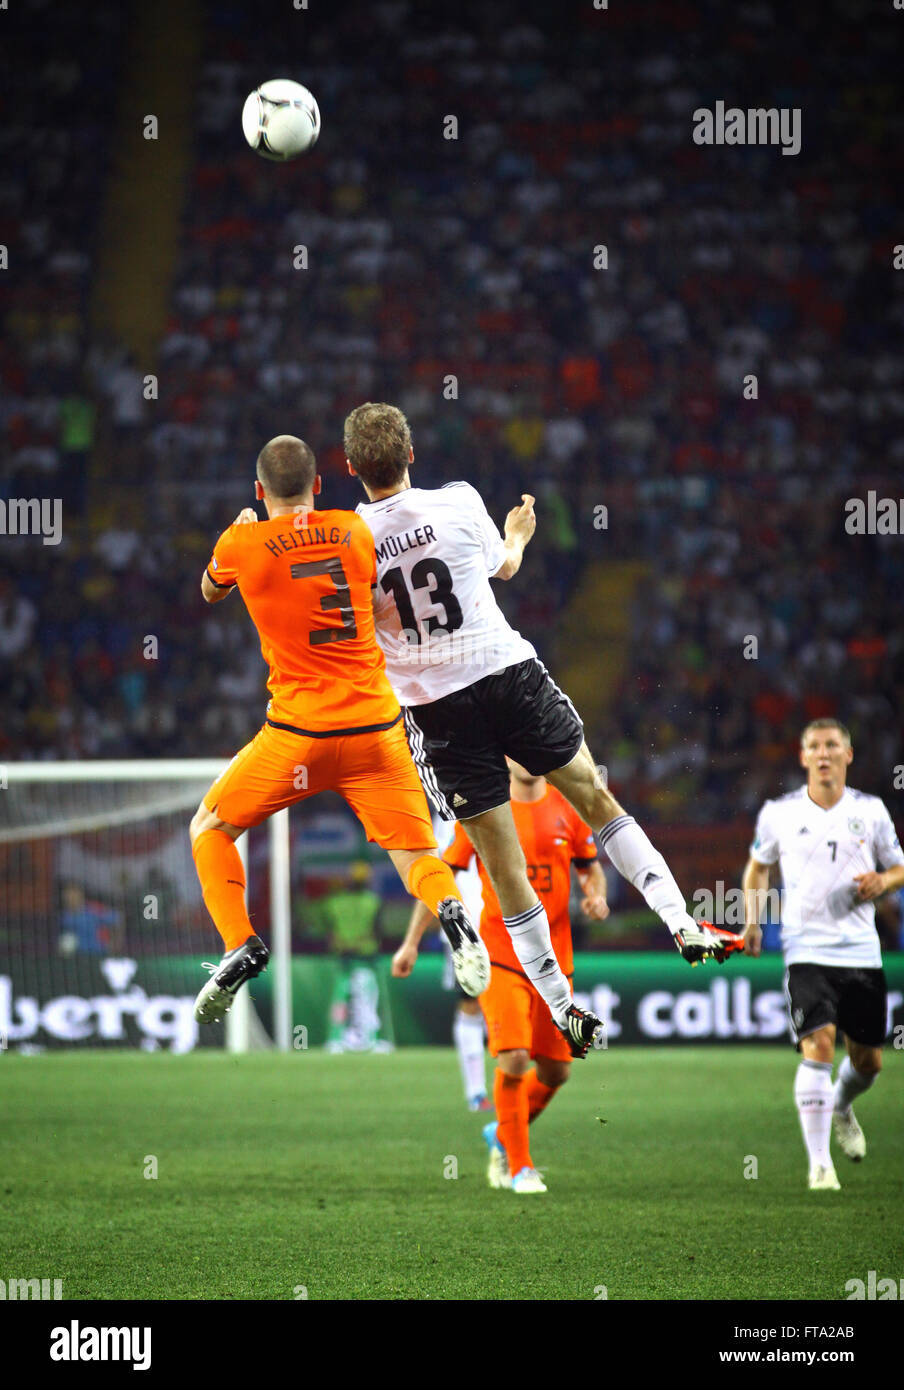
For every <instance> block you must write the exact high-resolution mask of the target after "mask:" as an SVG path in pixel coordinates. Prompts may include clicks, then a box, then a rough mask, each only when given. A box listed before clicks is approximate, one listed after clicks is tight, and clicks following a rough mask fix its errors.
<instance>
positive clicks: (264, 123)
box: [242, 77, 320, 161]
mask: <svg viewBox="0 0 904 1390" xmlns="http://www.w3.org/2000/svg"><path fill="white" fill-rule="evenodd" d="M242 130H243V131H244V132H245V139H246V140H247V141H248V144H249V145H250V146H251V148H252V149H253V150H257V152H258V154H261V155H263V157H264V159H277V160H280V161H283V160H286V159H295V158H296V157H297V156H298V155H300V154H304V152H305V150H309V149H311V147H312V146H313V145H315V144H316V143H317V136H318V135H319V134H320V108H319V107H318V105H317V102H316V101H315V100H314V98H313V96H312V95H311V93H310V92H309V91H308V89H307V87H302V85H301V83H300V82H292V81H291V80H290V79H289V78H287V77H276V78H274V79H273V80H272V81H270V82H262V83H261V85H260V86H259V87H258V88H257V90H256V91H253V92H252V93H251V95H250V96H249V98H248V100H247V101H246V102H245V106H244V109H243V111H242Z"/></svg>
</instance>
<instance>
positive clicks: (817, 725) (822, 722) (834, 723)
mask: <svg viewBox="0 0 904 1390" xmlns="http://www.w3.org/2000/svg"><path fill="white" fill-rule="evenodd" d="M814 729H837V730H838V732H839V733H840V734H841V737H842V738H843V739H844V741H845V743H846V744H847V746H848V748H850V746H851V733H850V730H849V729H848V728H847V727H846V725H844V724H842V722H841V720H840V719H830V718H829V717H828V716H825V717H824V718H822V719H811V720H810V722H809V724H808V725H807V727H806V728H805V729H804V731H803V733H802V734H801V736H800V743H801V747H803V745H804V744H805V743H806V741H807V734H811V733H812V732H813V730H814Z"/></svg>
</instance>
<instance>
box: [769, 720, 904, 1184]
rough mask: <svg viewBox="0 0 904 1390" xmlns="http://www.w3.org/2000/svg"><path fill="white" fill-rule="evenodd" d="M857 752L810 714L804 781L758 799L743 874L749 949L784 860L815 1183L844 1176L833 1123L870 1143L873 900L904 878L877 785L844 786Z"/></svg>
mask: <svg viewBox="0 0 904 1390" xmlns="http://www.w3.org/2000/svg"><path fill="white" fill-rule="evenodd" d="M853 756H854V753H853V749H852V747H851V736H850V734H849V733H848V731H847V729H846V728H845V727H844V725H843V724H839V723H838V722H837V720H835V719H815V720H814V721H813V722H812V723H811V724H808V725H807V727H806V728H805V729H804V731H803V734H802V735H801V745H800V761H801V766H802V767H804V768H806V771H807V781H806V784H805V785H804V786H802V787H798V789H797V791H793V792H789V793H788V795H787V796H781V797H778V798H777V800H775V801H767V802H766V803H765V804H764V806H763V808H762V810H761V811H760V814H759V817H758V818H757V823H756V833H755V835H754V840H753V844H752V845H751V847H750V858H749V860H748V862H747V867H746V869H745V870H744V879H743V886H744V889H745V892H746V915H747V926H746V930H745V932H744V938H745V949H746V950H747V952H748V954H750V955H753V956H758V955H759V953H760V947H761V943H762V932H761V931H760V927H759V917H760V908H761V905H762V904H763V902H764V901H765V891H766V889H767V888H768V885H769V866H770V864H775V863H778V864H780V866H781V873H782V880H783V884H784V891H783V897H782V950H783V952H784V956H785V965H786V967H787V975H786V990H787V994H788V1003H789V1008H790V1011H791V1028H792V1035H793V1038H794V1042H795V1044H796V1045H797V1048H798V1050H799V1052H800V1053H801V1055H802V1061H801V1063H800V1065H799V1066H798V1068H797V1075H796V1077H795V1080H794V1099H795V1102H796V1104H797V1111H798V1114H799V1116H800V1123H801V1129H802V1131H803V1137H804V1144H805V1145H806V1149H807V1158H808V1160H809V1177H808V1184H809V1186H810V1188H811V1189H813V1190H814V1191H837V1190H838V1188H839V1187H840V1184H839V1182H838V1177H837V1175H836V1173H835V1167H834V1165H833V1163H832V1159H831V1156H830V1153H829V1142H830V1131H831V1129H832V1127H833V1126H834V1130H835V1138H836V1139H837V1140H838V1143H839V1144H840V1146H841V1148H842V1150H843V1152H844V1153H845V1154H847V1156H848V1158H851V1159H854V1160H855V1161H856V1160H859V1159H861V1158H863V1157H864V1155H865V1154H866V1140H865V1139H864V1137H863V1131H862V1129H861V1128H860V1125H859V1124H858V1123H857V1120H856V1119H855V1117H854V1112H853V1110H852V1109H851V1102H852V1101H853V1100H854V1099H855V1098H856V1097H857V1096H859V1095H861V1094H862V1093H863V1092H864V1091H866V1090H867V1089H868V1088H869V1087H870V1086H871V1085H872V1084H873V1082H874V1081H875V1079H876V1077H877V1076H878V1074H879V1072H880V1070H881V1068H882V1044H883V1042H884V1041H885V1034H886V1032H887V1026H888V1025H887V1014H888V1005H887V991H886V986H885V974H884V971H883V969H882V956H881V951H880V946H879V937H878V934H877V932H876V911H875V908H874V907H873V902H874V901H875V899H876V898H879V897H881V896H882V894H883V893H888V892H891V891H893V890H894V889H897V888H900V887H901V886H902V885H904V854H902V852H901V846H900V844H899V843H898V836H897V833H896V832H895V827H894V825H893V823H892V819H891V816H890V815H889V814H888V811H887V810H886V809H885V806H884V804H883V803H882V802H881V801H880V800H879V798H878V797H877V796H867V795H866V794H865V793H864V792H857V791H854V790H853V789H852V788H851V787H848V786H847V785H846V781H847V769H848V766H849V764H850V762H851V759H852V758H853ZM880 866H881V868H883V869H884V872H880V871H879V869H880ZM838 1028H841V1029H842V1030H843V1032H844V1033H845V1035H846V1038H847V1054H848V1055H847V1056H846V1057H845V1058H844V1060H843V1061H842V1063H841V1066H840V1067H839V1068H838V1075H837V1078H836V1081H835V1085H834V1088H833V1086H832V1066H833V1064H834V1060H835V1034H836V1030H837V1029H838Z"/></svg>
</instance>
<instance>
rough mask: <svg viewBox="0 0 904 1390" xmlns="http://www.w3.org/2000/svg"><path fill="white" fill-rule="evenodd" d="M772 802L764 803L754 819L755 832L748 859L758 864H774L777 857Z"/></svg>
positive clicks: (776, 837)
mask: <svg viewBox="0 0 904 1390" xmlns="http://www.w3.org/2000/svg"><path fill="white" fill-rule="evenodd" d="M774 822H775V815H774V813H773V812H772V802H771V801H766V802H764V804H763V806H762V808H761V810H760V814H759V815H758V816H757V818H756V830H755V831H754V832H753V843H752V844H751V846H750V857H751V859H755V860H756V861H757V863H758V864H774V863H775V862H776V860H777V859H778V856H779V843H778V831H777V830H776V828H775V824H774Z"/></svg>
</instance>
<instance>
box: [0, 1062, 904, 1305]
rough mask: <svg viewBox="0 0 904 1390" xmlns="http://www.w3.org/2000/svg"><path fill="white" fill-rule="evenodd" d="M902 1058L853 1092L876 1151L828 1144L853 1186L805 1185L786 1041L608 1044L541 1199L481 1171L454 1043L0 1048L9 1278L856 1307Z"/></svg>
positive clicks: (892, 1195) (106, 1285) (556, 1149)
mask: <svg viewBox="0 0 904 1390" xmlns="http://www.w3.org/2000/svg"><path fill="white" fill-rule="evenodd" d="M901 1060H902V1059H901V1054H900V1053H897V1052H894V1051H891V1050H889V1051H888V1052H887V1053H886V1071H885V1073H884V1075H883V1076H882V1077H881V1078H880V1080H879V1082H878V1084H877V1085H876V1086H875V1087H874V1088H873V1090H872V1091H871V1092H870V1094H869V1095H867V1096H864V1097H862V1098H861V1100H860V1103H859V1106H858V1107H857V1108H858V1113H859V1116H860V1118H861V1122H862V1124H863V1127H864V1130H865V1132H866V1136H867V1142H868V1144H869V1153H868V1155H867V1158H866V1161H865V1162H864V1163H861V1164H856V1165H855V1164H852V1163H850V1162H848V1161H847V1160H846V1159H845V1158H844V1157H843V1155H841V1154H840V1153H837V1154H836V1155H835V1157H836V1167H837V1169H838V1173H839V1177H840V1180H841V1183H842V1191H841V1192H838V1193H810V1192H808V1191H807V1190H806V1185H805V1159H804V1153H803V1147H802V1144H801V1140H800V1136H799V1132H798V1123H797V1116H796V1114H795V1111H794V1109H793V1103H792V1098H791V1085H792V1078H793V1073H794V1069H795V1057H794V1054H793V1053H792V1052H791V1050H790V1049H787V1050H785V1049H773V1048H764V1047H761V1048H757V1047H751V1048H745V1049H743V1050H733V1049H731V1048H725V1049H723V1050H719V1049H715V1048H695V1049H678V1048H667V1047H662V1048H654V1047H650V1048H628V1047H626V1048H623V1049H618V1048H612V1049H611V1050H610V1051H608V1052H606V1053H602V1054H596V1055H591V1057H590V1058H589V1059H588V1060H587V1062H586V1063H579V1064H577V1065H576V1066H575V1067H574V1068H573V1075H572V1079H571V1081H570V1082H569V1083H568V1084H567V1085H566V1086H565V1088H564V1089H563V1090H562V1091H561V1093H560V1094H559V1095H558V1096H557V1097H556V1098H555V1100H554V1101H553V1103H552V1105H551V1106H550V1108H549V1109H548V1110H547V1112H546V1114H545V1115H543V1116H542V1117H541V1118H540V1119H539V1121H538V1122H537V1124H536V1126H534V1128H533V1131H532V1150H533V1158H534V1161H535V1162H536V1163H537V1165H538V1166H539V1167H540V1168H542V1169H544V1170H545V1173H546V1180H547V1183H548V1185H549V1193H548V1195H546V1196H534V1197H515V1196H513V1195H512V1194H511V1193H508V1192H494V1191H491V1190H490V1189H489V1188H488V1187H487V1185H486V1181H485V1175H484V1169H485V1150H484V1145H483V1141H482V1139H481V1134H480V1130H481V1125H482V1123H483V1122H484V1120H485V1118H486V1117H484V1116H480V1115H473V1114H469V1113H468V1112H467V1111H466V1109H465V1107H464V1104H463V1101H462V1096H461V1089H460V1084H459V1078H458V1071H457V1065H456V1061H455V1057H454V1054H453V1052H452V1051H451V1049H448V1050H447V1049H417V1050H414V1049H405V1050H402V1051H399V1052H397V1053H395V1054H394V1055H389V1056H339V1057H335V1056H328V1055H326V1054H324V1053H321V1052H316V1053H315V1052H311V1053H303V1054H294V1055H290V1056H277V1055H271V1054H265V1053H259V1054H255V1055H250V1056H243V1057H230V1056H227V1055H225V1054H221V1053H207V1052H205V1053H203V1054H202V1053H199V1054H194V1055H190V1056H185V1057H172V1056H166V1055H159V1054H155V1055H147V1054H142V1053H125V1052H118V1053H102V1052H93V1053H87V1054H86V1053H63V1054H43V1055H41V1056H35V1057H17V1056H14V1055H7V1056H5V1057H4V1058H3V1059H2V1061H0V1093H2V1111H3V1116H4V1122H3V1125H2V1127H0V1168H2V1178H3V1182H2V1189H3V1195H2V1206H0V1249H2V1254H3V1269H2V1270H0V1276H2V1277H3V1278H6V1279H9V1278H26V1277H27V1278H33V1277H37V1278H42V1277H43V1278H62V1279H63V1294H64V1297H65V1298H85V1299H106V1298H126V1299H287V1300H291V1299H293V1298H296V1297H298V1296H304V1294H303V1293H302V1290H306V1291H307V1294H306V1296H307V1297H308V1298H310V1299H400V1298H401V1299H446V1298H456V1299H458V1298H465V1299H519V1298H530V1299H585V1300H592V1299H593V1298H594V1297H601V1296H602V1294H601V1292H600V1290H601V1288H602V1287H605V1290H606V1296H607V1297H608V1298H609V1299H610V1300H614V1299H705V1298H735V1299H754V1300H757V1299H770V1298H816V1299H831V1300H837V1299H844V1298H845V1289H844V1285H845V1283H846V1281H847V1280H849V1279H852V1278H862V1279H866V1277H867V1271H868V1270H870V1269H873V1270H876V1271H878V1274H879V1277H880V1278H881V1277H885V1276H892V1277H897V1276H898V1275H899V1274H900V1273H902V1272H904V1271H902V1270H901V1268H900V1266H901V1244H900V1235H899V1233H900V1229H901V1216H902V1211H904V1170H902V1167H901V1162H900V1156H901V1153H902V1152H904V1104H902V1101H904V1070H902V1066H901ZM600 1119H602V1120H604V1121H605V1123H601V1122H600ZM150 1156H153V1157H155V1158H156V1161H157V1174H158V1176H157V1177H156V1178H150V1177H145V1176H144V1174H145V1170H146V1169H150V1168H151V1164H150V1163H149V1162H148V1159H149V1157H150ZM751 1158H753V1159H755V1160H756V1164H757V1171H758V1176H757V1177H756V1179H753V1178H745V1176H744V1172H745V1165H746V1168H747V1171H748V1172H749V1171H751V1168H752V1164H751ZM456 1171H457V1177H453V1176H447V1174H452V1173H454V1172H456Z"/></svg>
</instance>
